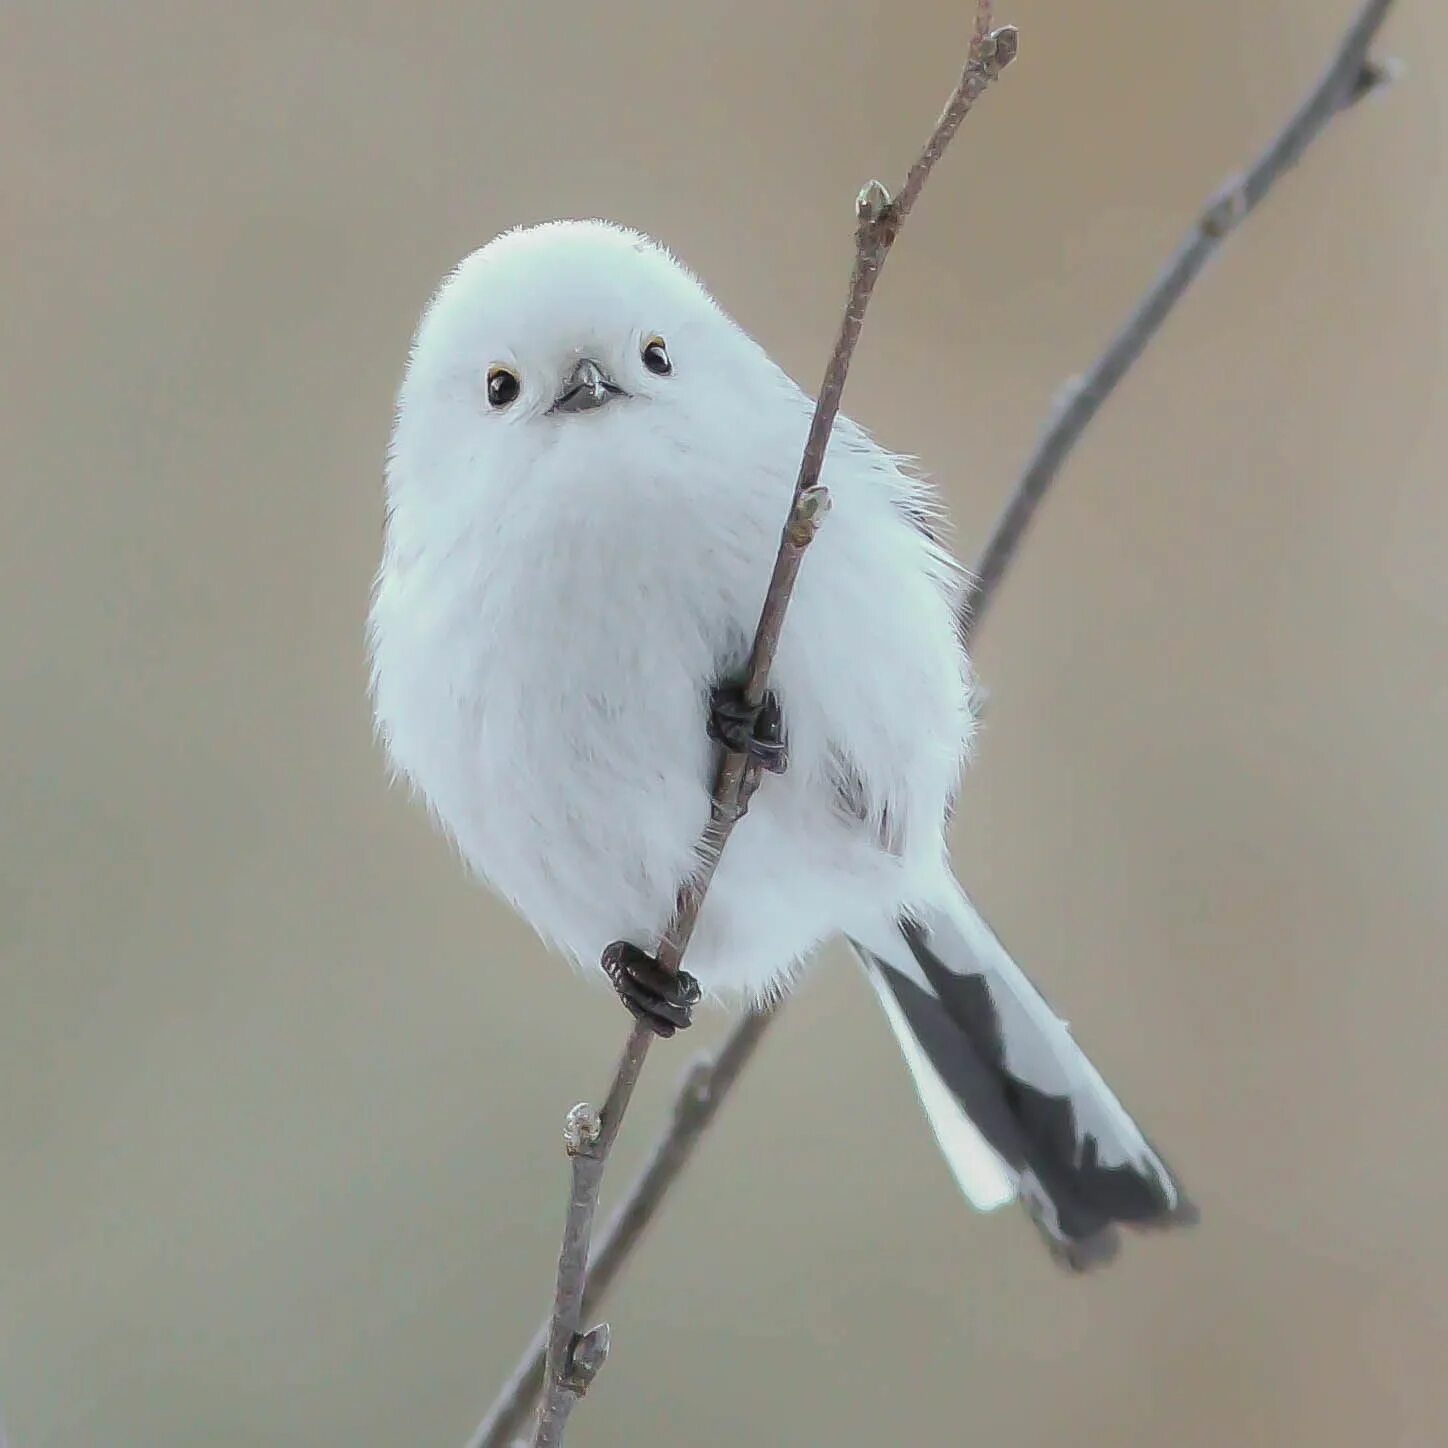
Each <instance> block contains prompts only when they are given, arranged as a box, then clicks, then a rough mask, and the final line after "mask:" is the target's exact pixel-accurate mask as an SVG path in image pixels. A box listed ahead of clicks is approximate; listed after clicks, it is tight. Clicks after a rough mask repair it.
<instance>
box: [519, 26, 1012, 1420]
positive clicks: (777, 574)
mask: <svg viewBox="0 0 1448 1448" xmlns="http://www.w3.org/2000/svg"><path fill="white" fill-rule="evenodd" d="M990 20H991V0H977V7H976V24H975V30H974V33H973V34H972V36H971V43H970V50H969V55H968V57H967V60H966V63H965V68H964V70H963V71H962V72H961V77H960V80H959V82H958V83H957V85H956V88H955V90H954V91H953V92H952V94H951V97H950V100H949V102H948V103H947V104H946V107H945V110H944V111H943V112H942V113H941V116H940V119H939V121H937V122H936V125H935V129H934V130H933V131H932V132H931V134H930V138H929V140H928V141H927V142H926V144H925V146H924V148H923V149H922V151H921V153H920V155H919V157H918V158H917V159H916V161H915V164H914V165H913V166H911V168H910V171H909V174H908V175H907V176H906V178H905V184H904V186H902V188H901V190H900V193H899V195H898V197H895V198H893V199H892V198H891V196H890V194H889V193H888V192H887V191H886V190H885V188H884V187H883V186H882V185H881V184H880V183H879V182H878V181H872V182H870V184H869V185H868V186H866V187H865V189H864V190H863V191H861V192H860V195H859V197H858V198H857V200H856V205H855V214H856V226H855V260H854V266H853V269H852V271H851V276H850V289H849V297H848V300H847V302H846V305H845V310H844V315H843V318H842V319H841V322H840V330H839V335H838V337H837V338H836V340H835V345H834V350H833V351H832V352H831V354H830V360H829V365H828V366H827V367H826V369H825V377H824V382H823V384H822V385H821V387H820V392H819V396H818V398H817V399H816V402H815V409H814V416H813V418H812V419H811V422H810V429H809V435H808V438H807V439H806V442H805V447H804V456H803V457H802V459H801V460H800V468H799V474H798V476H797V478H796V479H795V485H794V496H793V498H792V499H791V502H790V507H789V512H788V514H787V515H786V517H785V520H784V526H783V529H782V531H781V534H780V540H779V551H778V553H777V555H776V557H775V564H774V572H773V576H772V577H771V578H770V581H769V587H768V589H767V590H766V593H765V597H764V603H763V606H762V608H761V610H760V615H759V624H758V627H757V628H756V629H755V633H754V646H753V648H752V649H751V651H750V656H749V668H748V671H747V673H746V675H745V681H744V698H745V701H746V702H747V703H752V704H755V705H758V704H759V703H760V702H761V701H762V700H763V699H764V695H765V690H766V687H767V685H768V682H769V671H770V668H771V667H772V666H773V663H774V655H775V650H776V649H777V648H778V646H779V637H780V632H781V630H782V629H783V627H784V619H785V614H786V612H787V610H788V608H789V601H790V599H791V597H792V596H793V593H794V584H795V579H796V578H797V577H798V575H799V566H800V563H801V562H802V560H803V558H804V554H805V550H806V549H807V548H808V547H809V545H810V543H811V542H812V541H813V540H814V537H815V534H816V533H817V531H818V530H819V527H820V524H821V523H822V522H823V521H824V517H825V514H826V512H827V511H828V509H829V494H828V492H827V491H826V490H825V489H824V488H823V487H822V486H821V485H820V481H819V478H820V472H821V470H822V468H823V467H824V461H825V453H826V451H827V449H828V446H829V440H830V436H831V434H832V432H833V429H834V425H835V419H836V418H837V416H838V415H839V410H840V399H841V397H842V396H843V394H844V390H845V379H846V377H847V376H848V375H849V370H850V362H851V359H852V358H853V357H854V352H855V344H856V342H857V341H858V340H859V336H860V328H861V326H862V325H863V323H864V319H865V310H866V308H867V307H868V305H869V301H870V295H871V293H872V292H873V291H874V289H875V282H876V281H877V279H878V278H879V275H880V272H881V270H882V269H883V267H884V265H885V260H886V258H887V257H888V256H889V253H890V248H891V247H892V246H893V245H894V243H895V238H896V237H897V236H898V235H899V232H900V228H901V226H902V225H903V224H904V221H905V217H906V216H907V215H908V213H909V211H910V208H911V207H912V206H913V205H914V203H915V200H916V198H917V197H918V196H919V195H920V192H921V189H922V188H923V187H924V185H925V182H926V180H927V179H928V178H929V175H930V172H931V170H932V169H933V168H934V166H935V164H936V162H937V161H938V160H939V159H940V157H941V156H942V155H943V154H944V152H945V148H946V146H947V145H949V143H950V140H951V138H952V137H953V136H954V135H955V133H956V131H957V130H958V129H959V128H960V124H961V122H962V121H963V120H964V119H965V117H966V115H967V114H968V113H969V112H970V109H971V107H972V106H973V105H974V104H975V102H976V101H977V100H978V99H979V98H980V96H981V95H982V94H983V93H984V91H985V90H986V88H987V86H989V85H990V83H991V81H993V80H994V79H995V78H996V77H997V76H998V75H999V74H1000V73H1001V71H1002V70H1003V69H1004V68H1005V67H1006V66H1007V65H1009V64H1010V62H1011V61H1012V60H1013V59H1014V58H1015V53H1016V32H1015V31H1014V30H1013V29H1011V28H1010V27H1006V28H1004V29H1001V30H992V29H991V26H990ZM758 784H759V769H758V766H757V765H755V764H753V763H751V762H750V761H749V759H748V758H747V757H746V756H745V755H743V754H739V753H735V752H734V751H732V750H726V751H725V754H724V757H723V760H722V762H721V764H720V766H719V774H718V778H717V780H716V781H715V786H714V793H713V805H712V809H711V812H710V819H709V823H708V824H707V826H706V827H705V829H704V833H703V835H702V837H701V838H700V841H699V845H698V856H699V868H698V869H697V871H696V872H695V873H694V876H693V877H692V878H691V879H690V880H688V881H687V882H685V884H684V885H683V886H682V887H681V889H680V891H679V898H678V904H677V908H676V909H675V912H674V918H673V920H672V921H670V923H669V925H668V928H667V929H666V930H665V932H664V936H663V939H662V940H661V941H660V942H659V947H658V951H657V957H658V960H659V963H660V964H661V965H663V966H664V967H665V969H667V970H671V971H675V970H677V969H678V968H679V963H680V961H681V960H682V958H683V956H684V952H685V951H686V950H687V949H688V945H689V940H690V938H691V937H692V935H693V933H694V927H695V925H696V923H697V922H698V919H699V912H700V909H701V908H702V906H703V903H704V898H705V895H706V894H707V892H708V889H709V884H710V882H711V880H712V879H713V877H714V871H715V870H716V869H717V868H718V864H719V859H720V856H721V855H722V854H723V852H724V847H725V846H726V845H727V844H728V842H729V836H730V835H731V834H732V833H733V830H734V827H735V825H736V824H738V822H739V821H740V820H741V819H742V818H743V817H744V814H745V811H746V810H747V809H748V808H749V799H750V796H751V795H752V794H753V793H754V791H755V789H756V788H757V787H758ZM652 1039H653V1038H652V1035H651V1033H650V1031H649V1029H648V1028H647V1027H646V1026H645V1025H644V1024H643V1023H642V1022H639V1023H636V1024H635V1026H634V1028H633V1030H632V1032H631V1033H630V1035H629V1039H628V1044H627V1045H626V1046H625V1048H624V1053H623V1057H622V1059H621V1060H620V1062H619V1066H618V1069H617V1070H616V1072H615V1073H614V1079H613V1084H612V1086H611V1087H610V1088H609V1093H608V1097H607V1099H606V1100H605V1102H604V1105H603V1110H602V1112H601V1113H600V1114H599V1115H598V1116H597V1117H590V1120H589V1125H590V1128H591V1129H590V1130H588V1131H586V1132H583V1133H581V1134H577V1135H576V1139H570V1144H569V1153H570V1157H571V1162H572V1191H571V1193H570V1196H569V1207H568V1213H567V1220H566V1223H565V1227H564V1234H563V1248H562V1251H561V1253H560V1255H559V1259H558V1281H557V1288H556V1292H555V1295H554V1306H553V1322H552V1326H551V1328H550V1329H549V1333H548V1348H547V1354H546V1361H545V1367H544V1392H543V1401H542V1404H541V1406H540V1408H539V1413H538V1426H537V1429H536V1432H535V1434H534V1440H533V1441H534V1445H535V1448H556V1445H557V1444H559V1443H560V1442H561V1441H562V1438H563V1430H564V1427H565V1426H566V1424H567V1421H568V1415H569V1413H570V1412H571V1411H572V1409H573V1405H574V1404H575V1403H576V1402H577V1400H578V1399H579V1398H580V1397H581V1396H582V1395H583V1393H584V1392H585V1391H586V1390H587V1388H588V1384H589V1382H590V1381H591V1380H592V1377H593V1374H594V1373H596V1372H597V1370H598V1368H599V1367H600V1366H601V1365H602V1360H603V1355H604V1352H605V1351H606V1348H604V1349H602V1350H600V1349H599V1345H598V1339H597V1336H596V1334H595V1333H588V1334H586V1335H585V1334H583V1332H582V1323H583V1317H582V1313H583V1287H584V1276H585V1271H586V1263H587V1254H588V1240H589V1235H590V1233H591V1230H592V1225H593V1214H594V1210H595V1208H596V1205H597V1201H598V1189H599V1185H600V1183H601V1181H602V1179H603V1169H604V1165H605V1163H606V1162H607V1160H608V1153H609V1150H610V1148H611V1147H612V1145H613V1141H614V1138H615V1136H616V1135H617V1134H618V1129H619V1125H620V1123H621V1122H622V1119H623V1114H624V1112H625V1111H626V1110H627V1108H628V1102H629V1098H630V1097H631V1096H632V1095H633V1089H634V1085H635V1083H636V1082H637V1080H638V1076H639V1072H640V1071H641V1070H642V1069H643V1063H644V1060H645V1059H646V1057H647V1055H648V1049H649V1045H650V1043H651V1041H652ZM585 1110H586V1108H581V1107H575V1108H574V1110H573V1112H572V1113H571V1114H570V1117H569V1120H570V1122H575V1121H576V1120H577V1119H579V1116H580V1112H582V1111H585ZM585 1342H586V1343H588V1344H589V1345H590V1354H589V1358H590V1363H591V1370H590V1371H589V1372H588V1373H587V1374H586V1375H585V1374H584V1373H583V1372H582V1371H581V1370H580V1367H579V1363H578V1360H577V1355H578V1350H579V1347H580V1345H582V1344H584V1343H585Z"/></svg>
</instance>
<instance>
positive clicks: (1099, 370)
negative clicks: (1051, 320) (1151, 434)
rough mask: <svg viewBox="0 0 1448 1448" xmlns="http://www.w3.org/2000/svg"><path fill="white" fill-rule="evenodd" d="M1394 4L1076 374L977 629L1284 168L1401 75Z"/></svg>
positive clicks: (972, 602) (978, 579)
mask: <svg viewBox="0 0 1448 1448" xmlns="http://www.w3.org/2000/svg"><path fill="white" fill-rule="evenodd" d="M1392 4H1393V0H1368V3H1367V4H1365V5H1364V6H1363V7H1362V9H1361V10H1359V11H1358V14H1357V18H1356V19H1355V20H1354V21H1353V23H1352V25H1351V26H1350V27H1349V28H1348V31H1347V33H1346V34H1345V35H1344V36H1343V38H1342V41H1341V42H1340V43H1339V45H1338V49H1337V53H1336V54H1335V55H1334V56H1333V59H1332V63H1331V64H1330V65H1329V66H1328V68H1327V69H1326V70H1325V71H1324V72H1323V74H1322V77H1321V78H1320V79H1319V80H1318V82H1317V84H1316V85H1315V86H1314V87H1313V88H1312V90H1311V92H1310V93H1309V94H1308V96H1307V98H1306V99H1305V100H1304V101H1303V102H1302V104H1301V105H1300V106H1299V107H1298V108H1297V111H1296V113H1295V114H1294V115H1293V117H1292V119H1291V120H1289V121H1288V122H1287V124H1286V125H1285V126H1284V127H1283V128H1282V130H1281V131H1279V132H1278V133H1277V135H1276V137H1275V138H1274V139H1273V141H1272V143H1271V144H1270V145H1269V146H1268V147H1267V149H1266V150H1265V151H1263V153H1262V154H1261V156H1259V157H1258V158H1257V160H1256V162H1255V163H1254V164H1253V165H1252V166H1251V167H1250V169H1248V170H1247V171H1245V172H1244V173H1242V174H1241V175H1238V176H1234V177H1233V178H1232V179H1231V180H1230V181H1228V182H1227V184H1226V185H1225V186H1223V187H1222V188H1221V190H1219V191H1218V192H1217V194H1216V195H1215V196H1214V197H1213V198H1212V200H1211V201H1210V202H1209V203H1208V205H1207V207H1206V210H1205V211H1203V212H1202V214H1201V216H1200V217H1199V218H1198V220H1197V223H1196V225H1195V226H1194V227H1193V228H1192V230H1191V233H1190V234H1189V235H1188V236H1187V238H1186V240H1185V241H1183V242H1182V244H1181V245H1180V246H1179V247H1178V248H1177V251H1176V254H1175V255H1174V256H1173V257H1172V258H1171V260H1170V261H1169V262H1167V264H1166V266H1165V267H1164V268H1163V269H1162V271H1161V273H1160V275H1159V276H1158V277H1157V279H1156V281H1154V282H1153V283H1152V284H1151V286H1150V288H1149V289H1148V290H1147V293H1146V295H1145V296H1144V297H1142V299H1141V301H1140V302H1139V303H1138V304H1137V306H1136V308H1135V309H1134V310H1133V311H1132V313H1131V315H1130V316H1129V317H1128V318H1127V320H1126V323H1125V325H1124V326H1123V327H1122V328H1121V330H1120V331H1119V332H1118V333H1117V334H1116V335H1115V337H1113V338H1112V339H1111V342H1110V343H1109V344H1108V346H1107V348H1106V350H1105V351H1104V352H1103V353H1102V354H1101V355H1100V357H1098V358H1097V359H1096V361H1095V362H1094V363H1093V364H1092V365H1091V368H1090V369H1089V370H1088V371H1087V372H1085V373H1084V374H1083V375H1081V376H1080V377H1076V378H1072V380H1071V381H1070V382H1069V383H1068V384H1067V385H1066V387H1064V388H1063V389H1062V391H1061V395H1060V397H1059V398H1058V400H1057V404H1056V407H1057V411H1056V415H1055V417H1054V418H1053V419H1052V420H1051V424H1050V426H1049V427H1048V428H1047V429H1046V431H1045V433H1044V434H1043V435H1042V437H1041V440H1040V442H1039V443H1038V444H1037V446H1036V451H1035V453H1034V454H1033V455H1032V456H1031V459H1030V461H1029V462H1028V463H1027V464H1026V470H1025V472H1024V473H1023V474H1022V475H1021V478H1020V481H1019V482H1018V483H1017V484H1016V487H1015V491H1014V492H1013V493H1012V494H1011V497H1010V501H1009V502H1008V503H1007V504H1006V507H1005V511H1004V512H1003V513H1002V514H1001V516H1000V519H999V521H998V522H997V523H996V526H995V529H994V531H993V532H992V534H991V538H990V542H989V544H988V545H987V547H986V549H985V551H984V552H983V553H982V554H981V557H980V562H979V563H978V564H977V565H976V567H975V572H974V574H973V576H972V579H971V584H970V587H969V588H968V590H967V592H966V596H965V598H964V599H963V600H962V605H961V615H962V619H963V623H964V628H965V632H966V633H967V635H968V634H969V633H970V631H971V630H973V629H974V628H975V627H977V626H978V625H979V623H980V620H981V618H982V617H983V616H984V614H985V609H986V606H987V604H988V603H989V602H990V598H991V595H992V594H993V593H994V592H995V588H996V585H997V584H998V583H999V582H1000V579H1001V575H1002V574H1003V573H1004V572H1005V570H1006V569H1007V568H1008V567H1009V566H1010V562H1011V559H1012V558H1014V557H1015V552H1016V548H1017V547H1018V546H1019V544H1020V541H1021V536H1022V535H1023V534H1024V533H1025V531H1026V528H1027V526H1028V525H1029V523H1030V521H1031V517H1032V515H1033V514H1034V513H1035V511H1036V509H1037V507H1038V506H1039V505H1040V502H1041V499H1042V498H1043V497H1044V496H1045V495H1046V490H1047V489H1048V488H1049V487H1050V486H1051V484H1052V483H1053V482H1054V481H1055V478H1056V474H1057V473H1058V472H1059V471H1060V469H1061V464H1062V463H1063V462H1064V461H1065V460H1066V454H1067V453H1069V452H1070V451H1071V449H1072V448H1073V447H1074V446H1075V444H1076V441H1077V439H1078V438H1079V437H1080V436H1081V434H1082V433H1083V432H1084V431H1085V430H1086V426H1087V424H1088V423H1089V422H1090V421H1091V419H1092V418H1093V417H1095V416H1096V414H1097V413H1098V412H1099V411H1100V410H1101V404H1102V403H1103V402H1105V401H1106V399H1107V398H1108V397H1109V396H1110V395H1111V393H1112V392H1113V391H1115V389H1116V384H1117V383H1118V382H1120V381H1121V379H1122V378H1123V377H1124V376H1125V375H1126V373H1127V371H1128V370H1129V369H1130V367H1131V366H1132V364H1133V363H1134V362H1135V361H1136V360H1137V358H1138V357H1140V356H1141V354H1142V352H1143V351H1144V350H1145V348H1146V344H1147V343H1148V342H1150V341H1151V339H1152V338H1153V337H1154V336H1155V335H1156V334H1157V331H1158V330H1159V329H1160V327H1161V324H1162V323H1163V322H1164V321H1165V320H1166V318H1167V314H1168V313H1169V312H1170V311H1171V309H1172V308H1173V307H1174V306H1176V304H1177V303H1178V302H1179V301H1180V300H1181V297H1182V294H1183V293H1184V292H1185V291H1186V289H1187V288H1188V287H1189V286H1190V285H1191V284H1192V282H1193V281H1195V280H1196V278H1197V275H1198V273H1199V272H1200V271H1201V270H1202V268H1203V267H1205V266H1206V264H1207V262H1208V261H1209V260H1211V258H1212V256H1213V254H1214V253H1215V252H1216V250H1217V248H1218V247H1219V246H1221V244H1222V243H1223V241H1225V240H1226V238H1227V236H1228V235H1229V234H1230V233H1231V232H1232V231H1233V230H1235V229H1236V227H1237V226H1238V225H1240V224H1241V222H1242V221H1244V220H1245V219H1246V218H1247V216H1248V215H1250V214H1251V212H1252V211H1253V210H1254V209H1255V208H1256V206H1257V204H1258V203H1259V202H1260V201H1261V200H1262V198H1263V197H1264V196H1266V194H1267V193H1268V192H1269V191H1270V190H1271V189H1272V186H1273V185H1274V183H1275V182H1276V181H1277V180H1278V179H1279V178H1280V177H1281V176H1282V174H1283V172H1285V171H1288V170H1290V169H1291V168H1292V166H1293V165H1295V164H1296V163H1297V162H1298V161H1299V160H1301V158H1302V155H1303V153H1304V152H1305V151H1306V150H1307V148H1308V147H1309V146H1310V145H1311V144H1312V142H1313V141H1315V140H1316V139H1317V137H1318V136H1319V135H1320V134H1321V133H1322V132H1323V131H1324V130H1325V129H1326V128H1327V124H1328V122H1329V121H1331V120H1332V118H1333V117H1334V116H1335V115H1337V114H1338V113H1339V112H1340V111H1342V110H1345V109H1346V108H1347V107H1348V106H1350V105H1352V104H1354V102H1356V101H1359V100H1361V99H1362V98H1363V97H1364V96H1365V95H1367V94H1368V93H1369V92H1371V91H1374V90H1377V89H1378V88H1379V87H1380V86H1381V85H1383V84H1384V83H1385V82H1386V81H1388V80H1390V79H1391V76H1392V72H1391V69H1390V68H1388V67H1385V66H1380V65H1378V64H1376V63H1375V62H1374V61H1372V60H1371V59H1370V58H1369V56H1368V49H1369V47H1370V46H1371V45H1372V43H1373V40H1374V38H1375V37H1376V35H1377V33H1378V31H1379V30H1380V29H1381V28H1382V24H1383V21H1384V19H1386V17H1387V13H1388V11H1389V9H1390V8H1391V7H1392Z"/></svg>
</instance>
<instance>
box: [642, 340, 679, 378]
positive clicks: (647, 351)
mask: <svg viewBox="0 0 1448 1448" xmlns="http://www.w3.org/2000/svg"><path fill="white" fill-rule="evenodd" d="M644 366H645V367H647V368H648V369H649V371H650V372H652V373H653V374H654V376H655V377H667V376H668V375H669V373H670V372H672V371H673V370H674V364H673V363H672V362H670V361H669V349H668V348H667V347H665V346H664V339H663V338H662V337H650V338H649V340H648V341H647V342H645V343H644Z"/></svg>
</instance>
